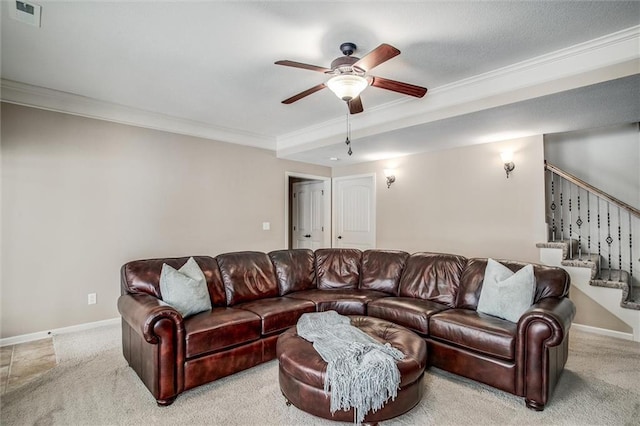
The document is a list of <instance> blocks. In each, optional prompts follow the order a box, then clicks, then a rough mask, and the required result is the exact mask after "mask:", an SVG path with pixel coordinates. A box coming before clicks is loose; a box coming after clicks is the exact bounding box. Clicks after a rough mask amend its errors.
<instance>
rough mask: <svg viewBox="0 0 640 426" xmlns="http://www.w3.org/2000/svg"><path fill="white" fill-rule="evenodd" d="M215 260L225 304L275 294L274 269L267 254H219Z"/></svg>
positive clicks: (276, 285)
mask: <svg viewBox="0 0 640 426" xmlns="http://www.w3.org/2000/svg"><path fill="white" fill-rule="evenodd" d="M216 260H217V261H218V266H219V267H220V274H221V275H222V282H223V283H224V291H225V293H226V295H227V305H228V306H232V305H237V304H238V303H243V302H250V301H252V300H257V299H264V298H266V297H274V296H277V295H278V282H277V280H276V274H275V270H274V269H273V264H272V263H271V259H269V256H267V254H266V253H262V252H257V251H242V252H236V253H225V254H221V255H218V256H217V257H216Z"/></svg>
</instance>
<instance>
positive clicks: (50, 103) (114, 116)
mask: <svg viewBox="0 0 640 426" xmlns="http://www.w3.org/2000/svg"><path fill="white" fill-rule="evenodd" d="M0 88H1V92H0V98H1V100H2V101H3V102H8V103H13V104H17V105H25V106H29V107H34V108H40V109H44V110H48V111H55V112H63V113H66V114H72V115H77V116H81V117H87V118H94V119H98V120H105V121H111V122H114V123H120V124H127V125H131V126H137V127H144V128H147V129H154V130H161V131H165V132H170V133H178V134H182V135H189V136H195V137H199V138H205V139H211V140H216V141H220V142H229V143H234V144H239V145H247V146H252V147H256V148H263V149H269V150H275V149H276V139H275V138H273V137H268V136H264V135H259V134H255V133H251V132H246V131H243V130H239V129H231V128H224V127H217V126H212V125H210V124H206V123H201V122H198V121H193V120H187V119H183V118H178V117H173V116H169V115H165V114H160V113H156V112H152V111H145V110H141V109H136V108H131V107H127V106H124V105H119V104H115V103H111V102H105V101H100V100H97V99H93V98H89V97H85V96H80V95H76V94H73V93H68V92H62V91H58V90H53V89H47V88H44V87H39V86H32V85H29V84H25V83H20V82H17V81H12V80H5V79H2V80H0Z"/></svg>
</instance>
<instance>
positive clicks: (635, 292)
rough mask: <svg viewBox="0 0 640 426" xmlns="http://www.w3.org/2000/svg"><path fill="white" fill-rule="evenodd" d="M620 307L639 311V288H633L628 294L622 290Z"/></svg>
mask: <svg viewBox="0 0 640 426" xmlns="http://www.w3.org/2000/svg"><path fill="white" fill-rule="evenodd" d="M620 306H622V307H623V308H627V309H635V310H638V311H640V287H638V286H633V287H631V291H629V292H627V291H624V290H623V291H622V302H620Z"/></svg>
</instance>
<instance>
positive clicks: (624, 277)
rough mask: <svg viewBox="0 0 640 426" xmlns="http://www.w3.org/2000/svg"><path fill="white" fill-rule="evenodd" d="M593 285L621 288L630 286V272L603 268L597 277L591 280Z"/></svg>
mask: <svg viewBox="0 0 640 426" xmlns="http://www.w3.org/2000/svg"><path fill="white" fill-rule="evenodd" d="M591 285H595V286H597V287H609V288H620V289H622V290H624V289H628V288H629V273H628V272H627V271H621V270H619V269H612V270H611V271H609V270H608V269H603V270H601V271H600V275H599V276H598V277H597V278H594V279H592V280H591Z"/></svg>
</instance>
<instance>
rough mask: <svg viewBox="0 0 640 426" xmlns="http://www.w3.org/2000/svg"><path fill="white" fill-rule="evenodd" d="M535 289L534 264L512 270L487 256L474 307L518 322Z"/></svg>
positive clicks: (529, 303)
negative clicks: (476, 306) (485, 267)
mask: <svg viewBox="0 0 640 426" xmlns="http://www.w3.org/2000/svg"><path fill="white" fill-rule="evenodd" d="M535 293H536V279H535V276H534V275H533V265H527V266H525V267H524V268H522V269H520V270H519V271H517V272H515V273H514V272H513V271H511V269H509V268H507V267H506V266H504V265H503V264H501V263H499V262H496V261H495V260H493V259H488V260H487V269H485V272H484V282H483V284H482V291H481V292H480V299H479V300H478V309H477V311H478V312H483V313H485V314H489V315H493V316H494V317H498V318H503V319H506V320H507V321H511V322H518V320H519V319H520V317H521V316H522V314H523V313H524V312H525V311H526V310H527V309H529V308H530V307H531V305H532V304H533V299H534V296H535Z"/></svg>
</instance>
